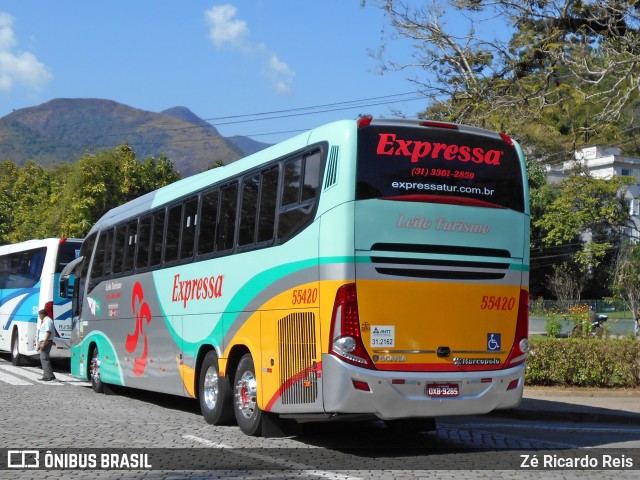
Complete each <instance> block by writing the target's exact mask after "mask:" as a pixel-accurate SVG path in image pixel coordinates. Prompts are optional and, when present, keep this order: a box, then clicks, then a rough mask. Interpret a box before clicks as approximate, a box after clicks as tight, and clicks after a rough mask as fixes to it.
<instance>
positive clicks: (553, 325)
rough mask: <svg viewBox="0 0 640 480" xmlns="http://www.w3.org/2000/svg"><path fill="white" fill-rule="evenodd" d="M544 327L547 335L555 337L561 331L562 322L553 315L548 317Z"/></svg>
mask: <svg viewBox="0 0 640 480" xmlns="http://www.w3.org/2000/svg"><path fill="white" fill-rule="evenodd" d="M544 329H545V331H546V332H547V336H548V337H551V338H555V337H557V336H558V335H559V334H560V332H561V331H562V323H560V320H558V319H557V318H555V317H553V318H549V319H548V320H547V321H546V323H545V324H544Z"/></svg>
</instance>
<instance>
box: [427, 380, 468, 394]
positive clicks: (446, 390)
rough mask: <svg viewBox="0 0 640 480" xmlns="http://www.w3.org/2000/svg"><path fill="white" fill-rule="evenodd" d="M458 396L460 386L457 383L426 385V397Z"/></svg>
mask: <svg viewBox="0 0 640 480" xmlns="http://www.w3.org/2000/svg"><path fill="white" fill-rule="evenodd" d="M458 395H460V386H459V385H458V384H457V383H429V384H427V396H428V397H457V396H458Z"/></svg>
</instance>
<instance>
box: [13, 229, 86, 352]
mask: <svg viewBox="0 0 640 480" xmlns="http://www.w3.org/2000/svg"><path fill="white" fill-rule="evenodd" d="M81 244H82V241H81V240H78V239H66V238H47V239H43V240H28V241H26V242H22V243H16V244H13V245H4V246H2V247H0V351H3V352H11V361H12V363H13V364H14V365H20V363H21V361H22V359H23V357H29V356H35V355H37V354H38V352H37V351H36V339H37V332H38V311H39V310H40V309H42V308H44V309H45V310H46V311H47V315H49V317H51V318H52V319H53V323H54V326H55V332H54V335H53V348H52V349H51V357H52V358H68V357H69V338H70V333H71V302H70V301H69V300H67V299H65V298H62V297H60V292H59V291H58V285H59V277H60V272H62V269H63V268H64V267H65V266H66V265H67V263H69V262H70V261H72V260H73V259H75V258H76V257H78V255H79V254H80V245H81Z"/></svg>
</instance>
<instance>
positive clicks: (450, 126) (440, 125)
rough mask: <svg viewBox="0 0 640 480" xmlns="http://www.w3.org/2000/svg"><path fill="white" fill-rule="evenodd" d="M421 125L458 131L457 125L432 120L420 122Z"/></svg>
mask: <svg viewBox="0 0 640 480" xmlns="http://www.w3.org/2000/svg"><path fill="white" fill-rule="evenodd" d="M420 125H422V126H423V127H435V128H448V129H449V130H458V125H456V124H455V123H446V122H434V121H431V120H427V121H424V122H420Z"/></svg>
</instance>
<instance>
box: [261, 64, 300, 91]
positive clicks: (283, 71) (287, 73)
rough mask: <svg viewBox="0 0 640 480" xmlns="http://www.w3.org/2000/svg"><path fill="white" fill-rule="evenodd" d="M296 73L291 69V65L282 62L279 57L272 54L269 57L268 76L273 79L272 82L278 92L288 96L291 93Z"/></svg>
mask: <svg viewBox="0 0 640 480" xmlns="http://www.w3.org/2000/svg"><path fill="white" fill-rule="evenodd" d="M295 75H296V72H294V71H293V70H291V68H289V65H287V64H286V63H284V62H282V61H281V60H280V59H279V58H278V56H277V55H274V54H272V55H271V56H270V57H269V63H268V65H267V76H268V77H269V78H271V82H272V84H273V86H274V88H275V89H276V92H278V93H281V94H286V93H289V92H290V91H291V86H292V84H293V78H294V77H295Z"/></svg>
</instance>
